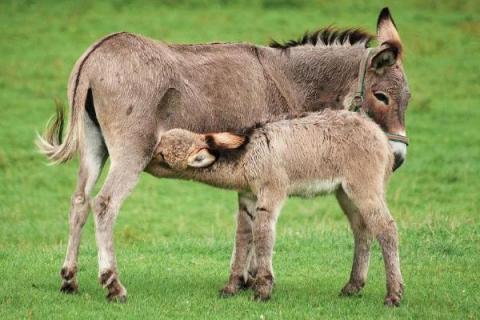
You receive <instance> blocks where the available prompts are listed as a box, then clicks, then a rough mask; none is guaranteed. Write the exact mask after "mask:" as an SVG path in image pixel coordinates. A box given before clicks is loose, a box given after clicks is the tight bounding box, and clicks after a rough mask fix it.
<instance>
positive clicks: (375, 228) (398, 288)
mask: <svg viewBox="0 0 480 320" xmlns="http://www.w3.org/2000/svg"><path fill="white" fill-rule="evenodd" d="M352 200H353V202H354V203H355V206H356V207H357V208H358V209H359V212H360V215H361V217H362V219H363V221H364V222H365V226H366V228H367V230H369V231H370V232H371V233H372V234H373V235H374V236H375V237H376V239H377V241H378V242H379V244H380V247H381V248H382V254H383V260H384V263H385V273H386V278H387V295H386V297H385V304H386V305H388V306H399V305H400V301H401V299H402V296H403V279H402V274H401V272H400V259H399V255H398V232H397V226H396V224H395V221H394V220H393V217H392V216H391V215H390V212H389V210H388V207H387V205H386V202H385V199H384V198H383V195H381V196H377V197H375V198H367V197H365V198H362V197H355V196H354V198H353V199H352Z"/></svg>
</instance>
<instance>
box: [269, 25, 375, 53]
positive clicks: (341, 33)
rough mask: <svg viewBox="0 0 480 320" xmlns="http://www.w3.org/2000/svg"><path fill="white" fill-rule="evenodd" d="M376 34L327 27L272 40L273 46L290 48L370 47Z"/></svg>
mask: <svg viewBox="0 0 480 320" xmlns="http://www.w3.org/2000/svg"><path fill="white" fill-rule="evenodd" d="M373 39H375V36H374V35H372V34H370V33H368V32H367V31H364V30H362V29H359V28H350V29H337V28H334V27H326V28H322V29H320V30H317V31H315V32H305V34H304V35H303V36H302V37H300V38H298V39H297V40H289V41H286V42H283V43H282V42H277V41H275V40H272V41H271V42H270V44H269V46H270V47H271V48H277V49H283V50H285V49H288V48H292V47H298V46H304V45H313V46H356V45H360V46H364V47H366V48H367V47H368V46H369V45H370V42H371V41H372V40H373Z"/></svg>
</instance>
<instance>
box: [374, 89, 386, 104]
mask: <svg viewBox="0 0 480 320" xmlns="http://www.w3.org/2000/svg"><path fill="white" fill-rule="evenodd" d="M373 95H374V96H375V98H377V100H380V101H382V102H383V103H385V104H386V105H388V103H389V102H390V100H389V99H388V97H387V95H386V94H385V93H383V92H380V91H377V92H374V93H373Z"/></svg>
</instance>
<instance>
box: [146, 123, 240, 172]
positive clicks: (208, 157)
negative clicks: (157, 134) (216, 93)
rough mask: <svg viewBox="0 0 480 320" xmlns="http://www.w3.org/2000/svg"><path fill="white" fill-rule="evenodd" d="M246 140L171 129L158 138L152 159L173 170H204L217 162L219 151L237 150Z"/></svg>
mask: <svg viewBox="0 0 480 320" xmlns="http://www.w3.org/2000/svg"><path fill="white" fill-rule="evenodd" d="M245 142H246V138H245V137H243V136H239V135H235V134H232V133H229V132H221V133H209V134H198V133H194V132H191V131H188V130H184V129H171V130H169V131H167V132H165V133H164V134H162V136H161V138H160V142H159V143H158V145H157V148H156V150H155V156H154V158H155V159H156V160H158V161H160V162H163V163H166V164H167V165H168V166H169V167H170V168H172V169H174V170H185V169H187V168H188V167H192V168H205V167H208V166H210V165H211V164H213V163H214V162H215V161H216V160H217V156H218V152H219V151H221V150H229V149H237V148H239V147H241V146H242V145H244V144H245Z"/></svg>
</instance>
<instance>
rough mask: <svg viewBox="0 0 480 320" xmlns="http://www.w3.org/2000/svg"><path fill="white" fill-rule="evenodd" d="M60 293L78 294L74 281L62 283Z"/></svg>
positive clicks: (76, 284)
mask: <svg viewBox="0 0 480 320" xmlns="http://www.w3.org/2000/svg"><path fill="white" fill-rule="evenodd" d="M60 292H62V293H67V294H74V293H77V292H78V283H77V282H76V281H75V280H70V281H68V282H67V281H65V280H64V281H63V282H62V286H61V287H60Z"/></svg>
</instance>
